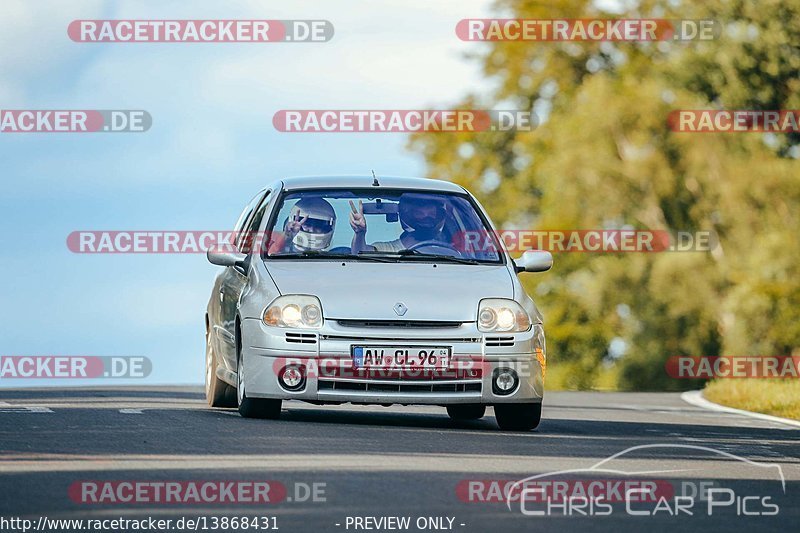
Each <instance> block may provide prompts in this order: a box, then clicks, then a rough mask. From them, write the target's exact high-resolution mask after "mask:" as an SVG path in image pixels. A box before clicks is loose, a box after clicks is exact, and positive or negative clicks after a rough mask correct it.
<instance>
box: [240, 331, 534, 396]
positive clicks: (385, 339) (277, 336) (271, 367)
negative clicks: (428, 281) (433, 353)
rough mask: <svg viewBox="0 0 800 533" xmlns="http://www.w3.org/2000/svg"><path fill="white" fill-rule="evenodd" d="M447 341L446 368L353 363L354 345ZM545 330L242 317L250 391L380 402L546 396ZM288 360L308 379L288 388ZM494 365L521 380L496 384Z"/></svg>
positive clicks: (248, 392) (418, 343)
mask: <svg viewBox="0 0 800 533" xmlns="http://www.w3.org/2000/svg"><path fill="white" fill-rule="evenodd" d="M353 345H383V346H386V345H391V346H437V347H438V346H448V347H451V349H452V356H451V363H450V369H449V370H447V371H443V372H416V373H415V372H405V373H401V372H399V371H394V372H391V371H372V372H369V371H365V370H359V369H354V368H353V366H352V356H351V346H353ZM537 350H538V351H539V354H540V357H539V358H541V359H542V361H543V360H544V350H545V345H544V333H543V331H542V329H541V326H534V327H533V328H531V330H530V331H527V332H523V333H505V334H504V333H489V334H487V333H482V332H479V331H478V330H477V328H476V326H475V324H474V323H463V324H461V325H456V326H447V327H436V328H429V327H425V328H416V327H414V328H411V327H410V328H406V327H402V328H396V327H392V328H388V327H352V326H349V325H348V326H345V325H343V324H340V323H339V322H338V321H335V320H326V322H325V325H324V326H323V328H322V329H320V330H315V331H309V330H291V329H282V328H273V327H269V326H266V325H264V323H263V322H261V321H260V320H257V319H246V320H244V321H243V322H242V358H243V361H244V367H245V372H244V375H245V390H246V392H247V396H249V397H253V398H280V399H285V400H286V399H295V400H305V401H311V402H331V403H339V402H351V403H376V404H393V403H399V404H433V405H447V404H457V403H482V404H497V403H537V402H541V401H542V397H543V395H544V379H543V368H542V365H541V364H540V362H539V360H538V359H539V358H537V357H536V355H535V354H536V351H537ZM289 364H293V365H303V366H304V367H305V377H306V380H305V386H304V387H303V388H302V389H301V390H298V391H289V390H286V389H284V388H283V387H282V386H281V384H280V383H279V380H278V375H279V374H280V372H281V370H282V369H283V368H284V367H285V366H286V365H289ZM497 369H512V370H514V371H515V372H516V374H517V376H518V378H519V383H518V385H517V386H516V387H515V388H514V389H513V390H512V392H511V393H510V394H506V395H501V394H497V393H496V392H495V391H494V390H493V387H492V381H493V376H494V373H495V370H497Z"/></svg>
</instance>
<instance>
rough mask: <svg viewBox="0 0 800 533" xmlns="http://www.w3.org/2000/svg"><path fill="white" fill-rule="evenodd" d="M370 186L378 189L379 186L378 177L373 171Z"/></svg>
mask: <svg viewBox="0 0 800 533" xmlns="http://www.w3.org/2000/svg"><path fill="white" fill-rule="evenodd" d="M372 186H373V187H380V186H381V184H380V182H379V181H378V176H376V175H375V170H373V171H372Z"/></svg>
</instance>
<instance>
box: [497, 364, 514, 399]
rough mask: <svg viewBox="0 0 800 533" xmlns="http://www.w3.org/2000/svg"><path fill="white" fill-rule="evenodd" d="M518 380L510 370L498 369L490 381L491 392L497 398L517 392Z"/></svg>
mask: <svg viewBox="0 0 800 533" xmlns="http://www.w3.org/2000/svg"><path fill="white" fill-rule="evenodd" d="M517 385H519V378H518V377H517V373H516V372H515V371H513V370H512V369H510V368H498V369H497V370H495V371H494V376H493V379H492V392H494V393H495V394H496V395H498V396H507V395H509V394H511V393H512V392H514V391H515V390H517Z"/></svg>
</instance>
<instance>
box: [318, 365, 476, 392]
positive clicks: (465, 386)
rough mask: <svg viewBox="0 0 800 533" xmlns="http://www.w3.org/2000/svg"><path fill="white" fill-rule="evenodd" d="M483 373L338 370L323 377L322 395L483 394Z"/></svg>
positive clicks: (469, 370)
mask: <svg viewBox="0 0 800 533" xmlns="http://www.w3.org/2000/svg"><path fill="white" fill-rule="evenodd" d="M482 376H483V369H482V368H481V367H477V368H458V369H452V370H401V369H391V370H390V369H372V370H369V369H363V368H352V367H346V368H341V367H340V368H335V369H332V371H331V372H328V373H326V375H324V376H320V377H319V379H318V381H317V387H318V389H319V390H320V391H340V392H352V391H360V392H375V393H409V394H424V393H447V392H451V393H456V392H477V393H480V392H481V391H482V381H481V378H482Z"/></svg>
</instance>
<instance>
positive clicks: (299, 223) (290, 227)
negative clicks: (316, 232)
mask: <svg viewBox="0 0 800 533" xmlns="http://www.w3.org/2000/svg"><path fill="white" fill-rule="evenodd" d="M306 220H308V216H305V217H303V218H301V219H300V220H289V221H288V222H287V223H286V229H285V230H284V232H285V233H286V234H287V235H296V234H297V232H299V231H300V229H301V228H302V227H303V224H305V223H306Z"/></svg>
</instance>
